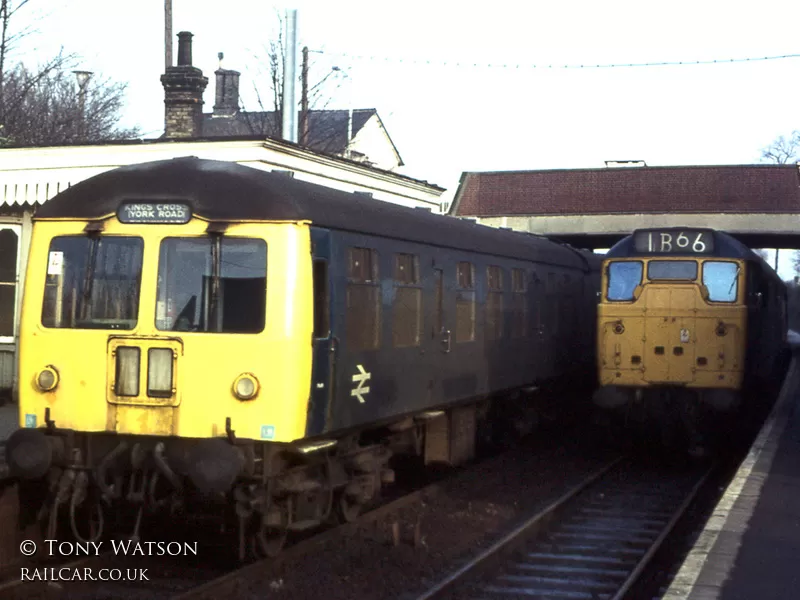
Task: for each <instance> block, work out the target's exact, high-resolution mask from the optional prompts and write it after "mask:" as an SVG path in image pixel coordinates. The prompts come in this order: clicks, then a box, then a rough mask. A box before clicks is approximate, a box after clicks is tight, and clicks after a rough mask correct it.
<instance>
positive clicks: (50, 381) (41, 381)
mask: <svg viewBox="0 0 800 600" xmlns="http://www.w3.org/2000/svg"><path fill="white" fill-rule="evenodd" d="M58 380H59V377H58V371H56V369H55V367H53V366H51V365H48V366H46V367H45V368H44V369H42V370H41V371H39V374H38V375H37V376H36V385H37V386H38V387H39V389H40V390H42V391H43V392H51V391H53V390H54V389H56V386H57V385H58Z"/></svg>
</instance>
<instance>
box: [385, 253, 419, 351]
mask: <svg viewBox="0 0 800 600" xmlns="http://www.w3.org/2000/svg"><path fill="white" fill-rule="evenodd" d="M419 281H420V279H419V258H418V257H417V256H416V255H414V254H395V256H394V304H393V306H392V343H393V344H394V346H395V347H397V348H404V347H408V346H419V342H420V335H421V333H422V287H421V286H420V283H419Z"/></svg>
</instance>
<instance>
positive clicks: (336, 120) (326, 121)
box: [203, 108, 403, 165]
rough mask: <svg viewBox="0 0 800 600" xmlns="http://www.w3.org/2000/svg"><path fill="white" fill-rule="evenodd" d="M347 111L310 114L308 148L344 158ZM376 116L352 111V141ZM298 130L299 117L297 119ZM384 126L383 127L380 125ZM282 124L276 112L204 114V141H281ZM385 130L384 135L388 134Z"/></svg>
mask: <svg viewBox="0 0 800 600" xmlns="http://www.w3.org/2000/svg"><path fill="white" fill-rule="evenodd" d="M348 113H349V111H347V110H310V111H308V141H307V144H306V145H307V146H308V147H309V148H311V149H312V150H316V151H318V152H325V153H328V154H342V153H344V151H345V149H346V147H347V121H348ZM373 116H375V117H377V118H378V120H379V121H380V117H378V112H377V111H376V110H375V109H374V108H359V109H355V110H353V138H355V136H356V134H357V133H358V132H359V131H360V130H361V128H362V127H364V125H365V124H366V123H367V121H369V120H370V119H371V118H372V117H373ZM297 123H298V128H299V125H300V116H299V114H298V118H297ZM381 126H383V124H382V123H381ZM281 127H282V124H281V122H280V119H279V113H277V112H275V111H263V112H245V111H239V112H237V113H236V114H234V115H233V116H218V115H214V114H213V113H204V114H203V137H207V138H220V137H222V138H227V137H231V136H239V135H265V136H268V137H280V136H281ZM385 131H386V130H385V128H384V132H385ZM386 137H387V139H388V140H389V143H390V144H391V145H392V148H393V149H394V151H395V154H397V160H398V162H399V163H400V164H401V165H402V164H403V161H402V159H401V158H400V154H399V153H398V152H397V148H396V147H395V145H394V142H392V140H391V138H389V134H388V133H386Z"/></svg>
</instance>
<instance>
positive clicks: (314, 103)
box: [242, 9, 342, 141]
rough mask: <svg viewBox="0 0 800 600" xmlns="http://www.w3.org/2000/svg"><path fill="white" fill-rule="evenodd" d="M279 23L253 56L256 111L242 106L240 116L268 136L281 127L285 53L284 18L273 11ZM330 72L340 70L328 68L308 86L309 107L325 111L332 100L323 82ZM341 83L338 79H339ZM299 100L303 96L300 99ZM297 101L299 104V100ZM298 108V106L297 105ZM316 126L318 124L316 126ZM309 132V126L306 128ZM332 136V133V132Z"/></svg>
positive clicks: (255, 131) (278, 133) (279, 131)
mask: <svg viewBox="0 0 800 600" xmlns="http://www.w3.org/2000/svg"><path fill="white" fill-rule="evenodd" d="M275 16H276V20H277V22H278V27H277V30H278V34H277V37H276V38H275V39H273V40H270V42H269V44H268V45H267V46H265V47H264V49H263V50H264V52H263V54H256V55H255V56H254V59H255V63H256V64H257V65H258V67H257V69H256V72H255V73H254V77H253V91H254V92H255V97H256V103H257V104H258V108H259V111H258V112H247V108H246V107H245V106H244V103H242V105H243V109H244V110H243V112H242V115H243V117H244V118H245V119H246V121H247V124H248V127H249V128H250V130H251V133H252V134H254V135H266V136H270V137H280V136H281V134H282V126H283V65H284V60H285V56H286V50H287V48H286V44H285V39H284V32H285V26H286V21H285V19H284V15H283V13H282V12H281V11H279V10H277V9H276V11H275ZM313 66H314V65H313V64H310V65H309V71H312V70H313ZM332 75H342V73H341V71H340V70H334V69H329V70H328V72H327V73H325V74H324V76H322V77H320V78H319V80H318V81H316V83H314V84H313V85H311V86H309V87H308V107H309V109H310V110H325V109H326V108H327V106H328V105H329V103H330V101H331V97H330V94H329V93H327V91H326V90H327V88H326V86H325V84H326V83H327V82H328V80H329V79H330V78H331V76H332ZM301 78H302V72H301V73H299V74H298V83H301ZM339 85H341V81H339ZM300 101H302V99H300ZM300 101H298V104H299V103H300ZM298 108H299V106H298ZM317 127H318V128H319V127H320V126H319V125H317ZM309 133H311V127H310V128H309ZM313 133H314V137H315V139H316V140H318V141H319V140H321V139H323V140H324V137H325V135H327V134H328V132H327V130H326V131H320V130H317V131H314V132H313ZM331 135H333V134H331Z"/></svg>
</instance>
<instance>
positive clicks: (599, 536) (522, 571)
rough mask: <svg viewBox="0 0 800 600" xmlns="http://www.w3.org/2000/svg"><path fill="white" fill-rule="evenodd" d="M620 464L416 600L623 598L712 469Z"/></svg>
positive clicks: (531, 520)
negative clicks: (670, 468)
mask: <svg viewBox="0 0 800 600" xmlns="http://www.w3.org/2000/svg"><path fill="white" fill-rule="evenodd" d="M713 467H714V466H713V465H710V466H709V465H706V466H705V467H704V468H702V469H697V468H693V469H690V470H688V471H685V470H677V471H675V472H672V471H669V470H668V471H667V472H664V471H663V470H659V469H652V468H650V467H643V466H642V465H638V464H636V463H634V462H633V461H631V460H630V459H625V458H621V459H618V460H616V461H614V462H612V463H611V464H609V465H607V466H605V467H604V468H603V469H601V470H600V471H599V472H597V473H595V474H594V475H592V476H591V477H590V478H588V479H587V480H585V481H584V482H583V483H582V484H580V485H579V486H577V487H576V488H574V489H573V490H571V491H570V492H568V493H567V494H565V495H564V496H562V497H561V498H560V499H559V500H557V501H556V502H554V503H553V504H551V505H550V506H549V507H547V508H546V509H545V510H543V511H542V512H540V513H538V514H536V515H534V516H533V517H531V518H530V519H528V520H527V521H526V522H525V523H523V524H522V525H521V526H519V527H518V528H516V529H515V530H514V531H512V532H511V533H510V534H508V535H507V536H506V537H505V538H503V539H502V540H500V541H499V542H497V543H496V544H494V545H493V546H492V547H491V548H489V549H487V550H486V551H484V552H482V553H481V554H480V555H478V556H477V557H475V558H474V559H472V560H470V561H469V562H468V563H467V564H465V565H464V566H462V567H461V568H460V569H458V570H457V571H456V572H454V573H453V574H451V575H450V576H448V577H446V578H445V579H443V580H442V581H440V582H438V583H437V584H436V585H434V586H433V587H431V588H429V589H428V590H427V591H425V592H424V593H423V594H421V595H420V596H418V597H417V600H434V599H437V600H440V599H442V598H447V597H458V598H473V597H475V598H477V597H480V598H489V599H492V598H498V599H499V598H506V597H521V596H526V597H551V596H552V597H562V596H563V597H574V598H598V597H603V598H609V599H613V600H621V599H622V598H623V597H624V596H625V594H626V593H627V592H628V591H629V589H630V587H631V586H632V585H633V584H634V583H635V582H636V580H637V578H638V577H639V575H640V574H641V573H642V571H643V569H644V568H645V567H646V566H647V565H648V563H649V562H650V560H651V559H652V558H653V556H654V554H655V553H656V551H657V550H658V549H659V547H660V546H661V545H662V543H663V542H664V540H665V539H666V538H667V536H668V535H669V534H670V532H671V531H672V529H673V527H674V526H675V524H676V523H677V522H678V520H679V519H680V518H681V516H683V514H684V513H685V511H686V509H687V508H688V506H689V505H690V504H691V503H692V501H693V500H694V498H695V496H696V495H697V493H698V491H699V490H700V489H701V488H702V486H703V484H704V483H705V482H706V480H707V479H708V477H709V475H710V474H711V473H712V471H713Z"/></svg>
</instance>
